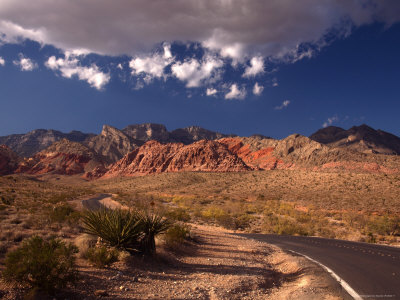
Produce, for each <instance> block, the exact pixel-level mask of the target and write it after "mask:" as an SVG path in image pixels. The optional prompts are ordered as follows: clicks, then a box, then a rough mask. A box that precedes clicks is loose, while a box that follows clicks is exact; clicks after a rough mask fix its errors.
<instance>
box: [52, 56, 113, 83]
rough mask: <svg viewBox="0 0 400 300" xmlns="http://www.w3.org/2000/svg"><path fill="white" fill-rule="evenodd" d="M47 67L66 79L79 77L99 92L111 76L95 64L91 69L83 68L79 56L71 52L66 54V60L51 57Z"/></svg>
mask: <svg viewBox="0 0 400 300" xmlns="http://www.w3.org/2000/svg"><path fill="white" fill-rule="evenodd" d="M45 65H46V67H48V68H49V69H51V70H53V71H59V72H60V74H61V76H63V77H65V78H72V77H74V76H77V77H78V78H79V80H84V81H86V82H87V83H89V84H90V86H91V87H94V88H96V89H98V90H101V89H102V88H103V87H104V86H105V85H106V84H107V83H108V82H109V81H110V74H108V73H104V72H102V71H101V70H100V69H99V67H98V66H97V65H95V64H92V65H91V66H89V67H86V66H81V65H80V64H79V60H78V58H77V56H76V55H74V54H72V53H70V52H66V53H65V58H58V59H57V58H56V57H55V56H51V57H49V59H48V60H47V62H46V63H45Z"/></svg>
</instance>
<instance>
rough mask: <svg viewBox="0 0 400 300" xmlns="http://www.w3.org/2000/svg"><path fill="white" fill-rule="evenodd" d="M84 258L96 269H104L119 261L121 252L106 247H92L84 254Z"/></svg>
mask: <svg viewBox="0 0 400 300" xmlns="http://www.w3.org/2000/svg"><path fill="white" fill-rule="evenodd" d="M83 257H84V258H86V259H87V260H88V261H90V262H91V263H92V264H93V265H95V266H96V267H98V268H102V267H104V266H109V265H111V264H112V263H114V262H116V261H118V257H119V252H118V250H117V249H115V248H108V247H105V246H101V247H92V248H89V249H87V250H86V252H85V253H83Z"/></svg>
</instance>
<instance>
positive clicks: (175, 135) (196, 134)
mask: <svg viewBox="0 0 400 300" xmlns="http://www.w3.org/2000/svg"><path fill="white" fill-rule="evenodd" d="M227 136H228V135H226V134H222V133H219V132H215V131H210V130H207V129H204V128H201V127H199V126H190V127H186V128H179V129H175V130H173V131H171V132H170V134H169V140H170V141H171V142H175V143H183V144H185V145H188V144H191V143H194V142H197V141H200V140H217V139H221V138H223V137H227Z"/></svg>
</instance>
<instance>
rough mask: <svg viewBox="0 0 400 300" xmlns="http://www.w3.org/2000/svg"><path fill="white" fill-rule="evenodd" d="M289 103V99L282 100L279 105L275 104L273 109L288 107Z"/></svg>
mask: <svg viewBox="0 0 400 300" xmlns="http://www.w3.org/2000/svg"><path fill="white" fill-rule="evenodd" d="M289 104H290V101H289V100H285V101H283V102H282V104H281V105H279V106H275V109H276V110H281V109H284V108H286V107H288V106H289Z"/></svg>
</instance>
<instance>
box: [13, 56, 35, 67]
mask: <svg viewBox="0 0 400 300" xmlns="http://www.w3.org/2000/svg"><path fill="white" fill-rule="evenodd" d="M13 64H14V65H16V66H18V67H19V68H20V69H21V71H33V70H34V69H36V68H37V67H38V65H37V63H35V62H34V61H33V60H31V59H30V58H27V57H25V56H24V55H23V54H21V53H20V54H19V59H18V60H14V61H13Z"/></svg>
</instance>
